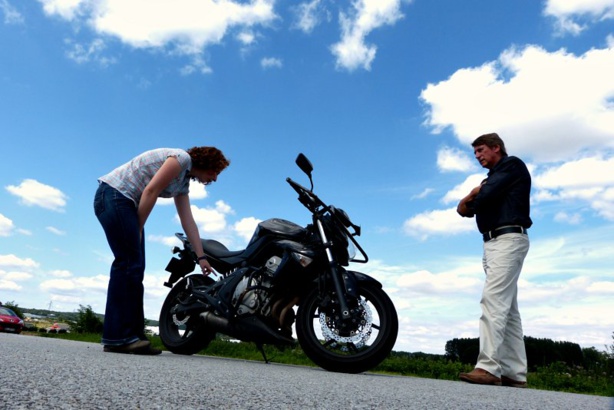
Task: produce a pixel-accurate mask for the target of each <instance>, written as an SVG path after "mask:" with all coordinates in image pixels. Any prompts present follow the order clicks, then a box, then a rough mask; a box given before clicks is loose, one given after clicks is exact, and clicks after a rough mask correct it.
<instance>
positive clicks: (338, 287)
mask: <svg viewBox="0 0 614 410" xmlns="http://www.w3.org/2000/svg"><path fill="white" fill-rule="evenodd" d="M315 224H316V226H317V227H318V232H319V233H320V239H321V240H322V244H323V245H324V251H325V252H326V259H327V260H328V268H329V271H330V277H331V279H332V281H333V288H334V290H335V293H336V294H337V297H338V298H339V308H340V309H341V317H342V318H343V319H349V318H350V317H351V315H350V309H349V306H348V301H347V298H346V297H345V295H346V289H345V286H344V283H343V282H342V278H341V277H340V274H339V269H338V268H337V262H336V261H335V258H334V257H333V253H332V251H331V248H332V246H333V244H332V243H331V242H329V241H328V237H327V236H326V232H324V225H322V222H321V221H320V219H318V218H315ZM343 274H344V275H347V273H345V272H344V273H343ZM347 290H348V291H352V290H354V291H356V289H347Z"/></svg>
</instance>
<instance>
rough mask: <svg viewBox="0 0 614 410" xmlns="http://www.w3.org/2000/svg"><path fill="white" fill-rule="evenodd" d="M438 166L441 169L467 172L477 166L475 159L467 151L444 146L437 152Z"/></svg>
mask: <svg viewBox="0 0 614 410" xmlns="http://www.w3.org/2000/svg"><path fill="white" fill-rule="evenodd" d="M437 167H438V168H439V170H440V171H443V172H447V171H461V172H467V171H471V170H473V169H475V168H476V165H475V161H474V160H472V159H471V158H469V156H468V155H467V153H466V152H465V151H461V150H459V149H456V148H450V147H443V148H441V149H440V150H439V151H438V152H437Z"/></svg>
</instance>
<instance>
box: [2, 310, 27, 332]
mask: <svg viewBox="0 0 614 410" xmlns="http://www.w3.org/2000/svg"><path fill="white" fill-rule="evenodd" d="M22 329H23V320H21V318H20V317H19V316H17V315H16V314H15V312H13V311H12V310H11V309H9V308H6V307H4V306H2V307H0V332H10V333H17V334H19V333H21V330H22Z"/></svg>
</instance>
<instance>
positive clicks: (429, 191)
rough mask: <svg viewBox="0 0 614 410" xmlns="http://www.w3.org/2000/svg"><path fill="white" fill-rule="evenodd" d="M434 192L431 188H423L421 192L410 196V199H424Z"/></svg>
mask: <svg viewBox="0 0 614 410" xmlns="http://www.w3.org/2000/svg"><path fill="white" fill-rule="evenodd" d="M433 192H435V189H433V188H425V189H424V190H423V191H422V192H420V193H419V194H417V195H414V196H412V197H411V199H424V198H426V197H428V196H429V195H431V194H432V193H433Z"/></svg>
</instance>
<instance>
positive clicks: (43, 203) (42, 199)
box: [6, 179, 67, 212]
mask: <svg viewBox="0 0 614 410" xmlns="http://www.w3.org/2000/svg"><path fill="white" fill-rule="evenodd" d="M6 189H7V191H9V192H10V193H11V194H13V195H15V196H18V197H19V198H21V202H22V203H23V204H24V205H27V206H34V205H36V206H40V207H41V208H45V209H50V210H52V211H57V212H64V207H65V206H66V199H67V196H66V195H65V194H64V193H63V192H62V191H60V190H59V189H57V188H54V187H52V186H49V185H45V184H42V183H40V182H38V181H36V180H33V179H25V180H23V182H22V183H21V184H19V185H18V186H15V185H9V186H7V187H6Z"/></svg>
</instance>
